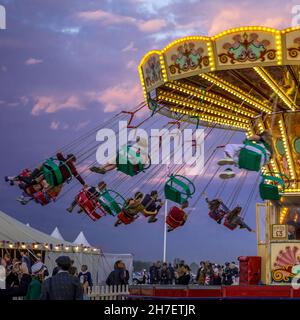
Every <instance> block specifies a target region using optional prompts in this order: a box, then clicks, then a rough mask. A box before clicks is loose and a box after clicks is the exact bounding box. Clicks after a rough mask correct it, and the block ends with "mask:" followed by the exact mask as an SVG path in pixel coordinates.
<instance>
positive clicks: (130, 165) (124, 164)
mask: <svg viewBox="0 0 300 320" xmlns="http://www.w3.org/2000/svg"><path fill="white" fill-rule="evenodd" d="M147 157H148V159H149V160H150V157H149V155H147ZM149 162H150V164H149V165H148V166H147V167H146V166H145V164H144V163H143V160H142V157H141V154H140V152H137V151H136V150H134V149H133V148H132V147H131V146H127V155H126V152H125V151H124V150H121V151H120V152H118V154H117V160H116V163H117V170H118V171H121V172H123V173H125V174H127V175H128V176H131V177H132V176H135V175H137V174H138V173H140V172H141V171H144V170H146V169H148V168H149V167H150V165H151V161H149Z"/></svg>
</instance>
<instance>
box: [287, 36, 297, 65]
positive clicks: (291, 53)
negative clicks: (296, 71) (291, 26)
mask: <svg viewBox="0 0 300 320" xmlns="http://www.w3.org/2000/svg"><path fill="white" fill-rule="evenodd" d="M285 47H286V50H285V59H286V61H288V62H289V63H291V62H292V63H293V62H294V63H300V30H296V31H291V32H288V33H286V34H285Z"/></svg>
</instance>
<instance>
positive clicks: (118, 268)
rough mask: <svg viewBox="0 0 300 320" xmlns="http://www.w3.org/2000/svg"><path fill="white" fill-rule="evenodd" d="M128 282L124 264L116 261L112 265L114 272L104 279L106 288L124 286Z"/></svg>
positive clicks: (127, 273)
mask: <svg viewBox="0 0 300 320" xmlns="http://www.w3.org/2000/svg"><path fill="white" fill-rule="evenodd" d="M128 280H129V272H128V271H127V270H126V267H125V264H124V263H123V262H122V261H121V260H118V261H116V262H115V264H114V270H113V271H112V272H111V273H110V274H109V276H108V278H107V279H106V284H107V285H108V286H118V285H126V284H128Z"/></svg>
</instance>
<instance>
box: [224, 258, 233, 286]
mask: <svg viewBox="0 0 300 320" xmlns="http://www.w3.org/2000/svg"><path fill="white" fill-rule="evenodd" d="M232 278H233V272H232V269H231V268H230V263H229V262H226V263H225V268H224V271H223V285H225V286H231V285H232V284H233V279H232Z"/></svg>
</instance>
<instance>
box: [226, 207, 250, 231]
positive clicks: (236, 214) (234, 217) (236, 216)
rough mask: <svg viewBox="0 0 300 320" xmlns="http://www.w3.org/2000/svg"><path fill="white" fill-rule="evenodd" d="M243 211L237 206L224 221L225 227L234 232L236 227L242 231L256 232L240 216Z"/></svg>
mask: <svg viewBox="0 0 300 320" xmlns="http://www.w3.org/2000/svg"><path fill="white" fill-rule="evenodd" d="M241 211H242V207H240V206H236V207H235V208H234V209H233V210H232V211H230V212H229V213H228V214H227V215H226V217H225V221H224V225H225V226H226V227H227V228H229V229H231V230H234V229H235V228H236V227H238V226H239V227H240V229H247V230H248V231H249V232H254V233H255V232H256V231H255V230H253V229H251V228H250V227H249V226H248V225H247V224H246V223H245V222H244V219H243V218H242V217H241V216H240V214H241Z"/></svg>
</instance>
